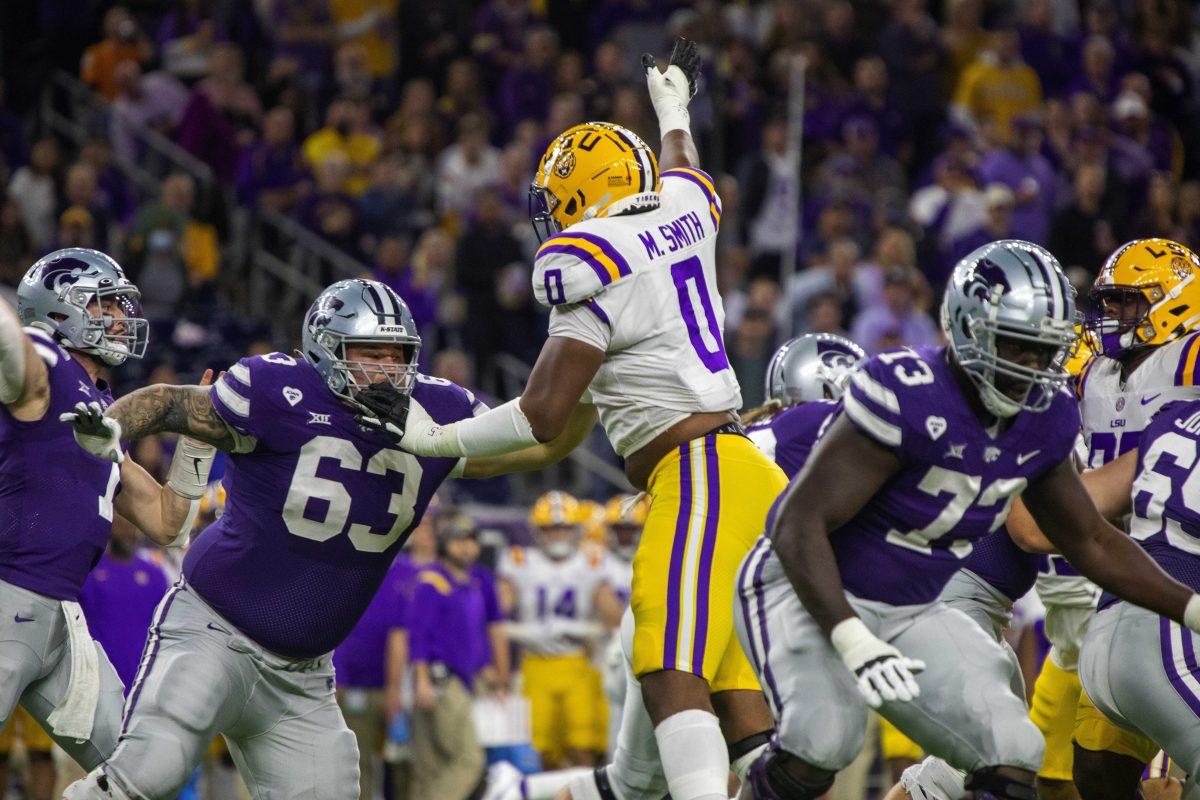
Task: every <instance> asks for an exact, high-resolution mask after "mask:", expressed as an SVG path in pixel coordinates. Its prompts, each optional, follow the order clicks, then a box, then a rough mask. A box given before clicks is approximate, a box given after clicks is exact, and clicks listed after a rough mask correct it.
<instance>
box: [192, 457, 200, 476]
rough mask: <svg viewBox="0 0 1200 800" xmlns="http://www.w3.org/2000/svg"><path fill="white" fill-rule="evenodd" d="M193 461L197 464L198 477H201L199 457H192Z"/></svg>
mask: <svg viewBox="0 0 1200 800" xmlns="http://www.w3.org/2000/svg"><path fill="white" fill-rule="evenodd" d="M192 461H193V462H194V463H195V465H196V477H197V478H199V477H200V459H198V458H193V459H192Z"/></svg>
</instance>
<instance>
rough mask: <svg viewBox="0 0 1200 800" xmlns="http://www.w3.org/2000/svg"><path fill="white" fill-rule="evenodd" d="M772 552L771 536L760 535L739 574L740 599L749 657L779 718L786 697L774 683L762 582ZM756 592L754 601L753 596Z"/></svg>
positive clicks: (738, 592)
mask: <svg viewBox="0 0 1200 800" xmlns="http://www.w3.org/2000/svg"><path fill="white" fill-rule="evenodd" d="M770 556H771V540H770V539H769V538H767V537H766V536H763V537H762V538H760V539H759V540H758V542H757V544H755V545H754V547H753V549H751V550H750V555H749V556H748V557H747V558H746V560H745V561H743V562H742V566H741V568H740V569H739V571H738V577H737V595H738V601H739V602H740V603H741V607H742V622H743V623H744V624H745V626H746V635H747V636H749V638H750V660H751V662H752V663H753V664H754V670H755V672H757V673H758V674H759V675H760V676H761V677H762V684H763V685H764V686H766V687H767V702H768V703H770V705H771V711H772V712H773V713H774V714H775V717H776V719H778V718H779V715H781V714H782V713H783V701H782V700H781V699H780V696H779V687H778V686H776V684H775V672H774V671H773V670H772V669H771V662H770V660H769V659H768V654H769V651H770V649H771V634H770V633H769V632H768V630H767V608H766V603H765V602H764V594H765V592H764V589H763V582H762V574H763V567H764V566H766V563H767V559H768V558H770ZM751 596H753V598H754V601H753V603H752V602H751V601H750V597H751Z"/></svg>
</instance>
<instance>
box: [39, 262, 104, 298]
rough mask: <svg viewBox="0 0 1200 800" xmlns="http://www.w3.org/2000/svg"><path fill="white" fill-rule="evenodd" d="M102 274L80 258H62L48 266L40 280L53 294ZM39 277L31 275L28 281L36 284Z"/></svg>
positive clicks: (102, 282)
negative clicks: (82, 279) (83, 279)
mask: <svg viewBox="0 0 1200 800" xmlns="http://www.w3.org/2000/svg"><path fill="white" fill-rule="evenodd" d="M100 274H101V272H100V270H99V269H98V268H97V267H95V266H93V265H91V264H89V263H87V262H86V261H82V260H80V259H78V258H60V259H56V260H54V261H51V262H50V263H49V264H47V265H46V267H45V269H43V270H42V273H41V276H40V278H41V282H42V286H45V287H46V288H47V289H49V290H51V291H53V292H57V291H59V290H60V289H62V288H63V287H66V286H72V285H74V284H76V283H78V282H79V279H80V278H82V277H84V276H87V277H95V276H97V275H100ZM38 277H39V276H38V275H36V274H30V275H29V277H28V278H27V279H26V280H29V281H30V282H35V281H37V279H38ZM111 283H112V282H111V281H110V280H108V279H107V278H106V279H104V280H102V281H101V284H102V285H103V284H111Z"/></svg>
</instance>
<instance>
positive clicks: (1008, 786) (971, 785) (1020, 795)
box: [966, 767, 1037, 800]
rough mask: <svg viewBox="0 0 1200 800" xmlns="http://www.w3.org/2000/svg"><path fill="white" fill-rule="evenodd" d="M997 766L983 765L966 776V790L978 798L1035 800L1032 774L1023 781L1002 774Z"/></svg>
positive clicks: (1035, 793)
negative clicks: (1026, 781)
mask: <svg viewBox="0 0 1200 800" xmlns="http://www.w3.org/2000/svg"><path fill="white" fill-rule="evenodd" d="M999 769H1000V768H999V767H983V768H982V769H977V770H975V771H974V772H972V773H971V774H970V775H968V776H967V782H966V787H967V791H970V792H973V793H974V794H975V797H976V799H977V800H978V798H983V797H987V798H995V800H1037V789H1036V788H1035V787H1034V784H1033V775H1032V774H1031V775H1030V776H1029V782H1028V783H1025V782H1023V781H1021V780H1020V779H1018V778H1013V777H1011V776H1009V775H1004V774H1003V773H1001V772H999Z"/></svg>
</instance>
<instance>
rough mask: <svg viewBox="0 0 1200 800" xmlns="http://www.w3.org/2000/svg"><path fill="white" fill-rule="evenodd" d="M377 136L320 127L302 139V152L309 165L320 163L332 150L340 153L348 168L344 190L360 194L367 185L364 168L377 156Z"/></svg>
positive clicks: (313, 165)
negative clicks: (347, 162) (343, 155)
mask: <svg viewBox="0 0 1200 800" xmlns="http://www.w3.org/2000/svg"><path fill="white" fill-rule="evenodd" d="M379 150H380V143H379V139H378V138H377V137H376V136H374V135H373V134H370V133H365V132H356V131H351V132H349V133H345V134H343V133H341V132H340V131H338V130H336V129H334V128H328V127H327V128H321V130H319V131H317V132H316V133H314V134H312V135H311V136H309V137H308V138H307V139H305V140H304V147H303V149H302V151H301V152H302V153H303V155H304V160H305V162H306V163H307V164H308V165H309V167H310V168H312V167H315V166H316V165H317V164H320V163H321V162H322V161H323V160H324V159H325V157H326V156H327V155H329V154H330V153H332V152H341V153H344V154H345V156H346V159H347V160H348V161H349V162H350V165H351V167H352V172H351V174H350V177H348V178H347V179H346V192H347V193H348V194H352V195H355V196H357V195H360V194H362V193H363V191H365V190H366V188H367V181H368V175H367V171H368V169H369V168H370V166H371V164H373V163H374V162H375V159H376V158H377V157H378V156H379Z"/></svg>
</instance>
